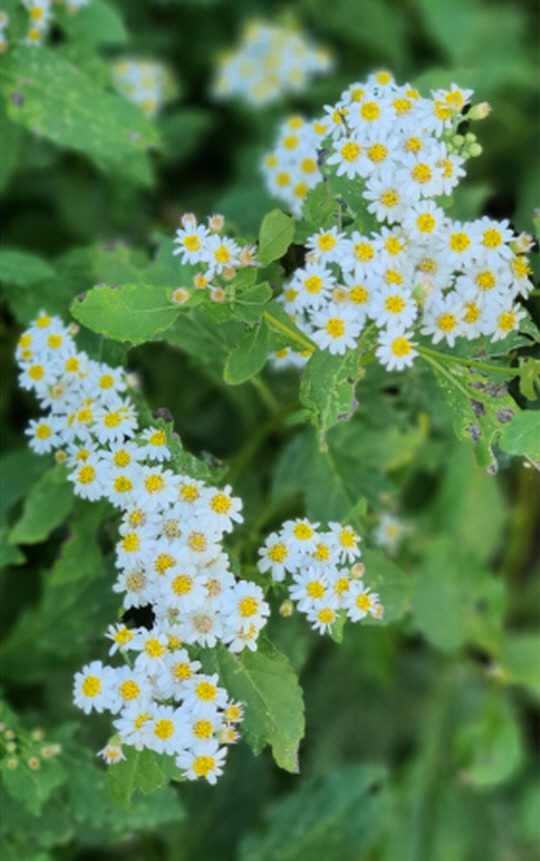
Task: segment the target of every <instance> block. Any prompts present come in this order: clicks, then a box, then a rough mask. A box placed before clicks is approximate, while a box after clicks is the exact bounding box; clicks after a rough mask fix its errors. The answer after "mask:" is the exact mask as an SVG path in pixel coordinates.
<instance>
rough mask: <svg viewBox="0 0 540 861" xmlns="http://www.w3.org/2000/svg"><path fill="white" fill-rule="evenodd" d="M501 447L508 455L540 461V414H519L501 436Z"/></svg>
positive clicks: (528, 412) (536, 412)
mask: <svg viewBox="0 0 540 861" xmlns="http://www.w3.org/2000/svg"><path fill="white" fill-rule="evenodd" d="M499 447H500V448H501V449H502V450H503V451H505V452H507V453H508V454H518V455H522V457H528V458H530V459H531V460H534V461H540V412H538V411H533V410H530V411H527V412H525V411H524V412H521V413H518V415H517V416H516V417H515V418H514V419H513V420H512V421H511V422H510V424H509V425H508V426H507V427H506V428H505V429H504V431H503V433H502V434H501V438H500V440H499Z"/></svg>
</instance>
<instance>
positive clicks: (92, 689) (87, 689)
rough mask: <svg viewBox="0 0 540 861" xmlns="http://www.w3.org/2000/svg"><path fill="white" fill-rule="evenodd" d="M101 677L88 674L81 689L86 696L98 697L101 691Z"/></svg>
mask: <svg viewBox="0 0 540 861" xmlns="http://www.w3.org/2000/svg"><path fill="white" fill-rule="evenodd" d="M101 688H102V684H101V679H100V678H98V676H86V678H85V680H84V682H83V683H82V686H81V690H82V692H83V694H84V695H85V697H97V695H98V694H99V693H101Z"/></svg>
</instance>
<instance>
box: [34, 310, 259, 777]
mask: <svg viewBox="0 0 540 861" xmlns="http://www.w3.org/2000/svg"><path fill="white" fill-rule="evenodd" d="M73 334H74V332H73V329H72V328H71V327H66V326H64V325H63V323H62V322H61V320H59V319H58V318H56V317H50V316H48V315H47V314H45V313H41V314H40V315H39V316H38V318H37V319H36V321H35V322H34V323H33V325H32V326H31V327H30V328H29V329H28V330H27V331H26V332H24V333H23V335H22V336H21V338H20V340H19V343H18V347H17V358H18V361H19V363H20V366H21V373H20V377H19V380H20V384H21V386H22V387H23V388H25V389H30V390H33V391H34V392H35V393H36V395H37V398H38V400H39V401H40V404H41V406H42V407H43V408H44V409H46V410H47V411H48V413H47V415H46V416H45V417H43V418H40V419H36V420H32V421H31V422H30V425H29V427H28V429H27V435H28V436H29V438H30V445H31V447H32V449H33V450H34V451H36V452H38V453H47V452H52V451H55V452H56V459H57V460H58V461H60V462H64V463H65V464H66V465H67V466H68V468H69V476H68V477H69V480H70V481H71V482H73V486H74V489H75V492H76V493H77V494H78V495H79V496H81V497H82V498H84V499H89V500H98V499H101V498H106V499H108V500H109V501H110V502H111V503H112V504H113V505H114V506H115V507H116V508H117V509H119V511H120V512H121V523H120V527H119V533H120V538H119V541H118V543H117V545H116V564H117V568H118V571H119V573H118V578H117V581H116V583H115V585H114V587H113V588H114V590H115V591H116V592H119V593H122V595H123V606H124V609H126V610H127V609H129V608H131V607H147V606H150V607H151V609H152V615H153V620H154V621H153V626H152V628H151V629H150V630H148V629H146V628H134V629H130V628H129V627H127V626H126V625H125V624H122V623H121V624H117V625H113V626H111V627H110V628H109V630H108V632H107V636H108V637H109V639H110V640H111V641H112V646H111V654H114V653H116V652H118V653H120V655H122V656H126V659H127V663H126V664H125V665H123V666H120V667H112V666H105V665H103V664H102V663H101V662H100V661H93V662H92V663H91V664H89V665H88V666H86V667H84V668H83V670H82V671H81V672H80V673H78V674H77V676H76V678H75V689H74V699H75V703H76V704H77V705H78V706H79V707H81V708H82V709H83V710H84V711H85V712H89V711H91V710H92V709H95V710H96V711H103V710H104V709H108V710H110V711H111V712H113V713H114V714H117V715H118V717H117V718H116V720H115V722H114V726H115V727H116V730H117V732H118V736H119V739H120V741H121V742H123V743H125V744H128V745H132V746H134V747H135V748H137V749H140V748H141V747H148V748H150V749H152V750H155V751H157V752H165V753H170V754H174V755H175V756H176V758H177V763H178V766H179V767H180V768H181V769H183V770H184V771H185V772H186V775H187V777H188V778H190V779H195V778H197V777H201V776H202V777H205V778H206V779H207V780H209V781H210V782H214V781H215V779H216V776H217V775H218V774H220V773H221V768H222V764H223V760H224V757H225V754H226V748H224V747H220V745H221V744H227V743H230V742H233V741H235V740H236V738H237V732H236V730H235V724H236V723H237V722H238V721H240V720H241V718H242V709H241V707H240V706H239V705H238V704H237V703H234V702H232V701H231V700H230V699H229V698H228V695H227V692H226V691H225V690H224V689H223V688H221V687H220V686H219V685H218V679H217V676H215V675H213V676H209V675H205V674H203V673H201V672H200V669H201V665H200V664H199V663H198V662H197V661H195V660H192V658H191V657H190V653H189V647H190V645H195V646H209V647H211V646H214V645H216V643H217V642H218V641H219V642H222V643H224V644H226V645H227V646H228V648H229V649H230V650H231V651H233V652H240V651H241V650H243V649H244V648H248V649H251V650H255V649H256V647H257V638H258V635H259V631H260V629H261V628H262V627H263V625H264V624H265V623H266V617H267V615H268V613H269V607H268V605H267V603H266V602H265V601H264V598H263V592H262V589H261V588H260V587H259V586H257V585H255V584H253V583H249V582H247V581H243V580H240V581H238V580H236V578H235V576H234V574H233V573H232V571H231V570H230V560H229V558H228V556H227V554H226V552H225V551H224V548H223V546H222V543H221V542H222V539H223V536H224V534H225V533H227V532H230V531H231V530H232V529H233V526H234V523H238V522H240V521H241V520H242V515H241V514H240V509H241V502H240V500H239V499H236V498H234V497H233V496H232V495H231V488H230V487H229V486H227V487H225V488H224V489H218V488H216V487H212V486H210V485H208V484H206V483H205V482H203V481H201V480H197V479H195V478H191V477H190V476H188V475H186V474H178V473H175V472H174V470H173V469H169V468H167V466H166V462H167V461H169V460H170V457H171V452H170V449H169V445H168V443H167V436H166V433H165V431H164V428H163V427H150V428H146V429H144V430H143V429H141V428H140V427H139V423H138V416H137V413H136V411H135V408H134V406H133V404H132V402H131V401H130V398H129V394H128V391H127V390H128V379H127V376H126V374H125V373H124V372H123V371H122V370H120V369H118V368H112V367H110V366H108V365H106V364H104V363H101V362H96V361H93V360H92V359H90V358H89V357H88V356H87V355H86V354H85V353H84V352H81V351H77V349H76V345H75V341H74V339H73ZM104 755H105V754H104ZM117 758H118V757H117ZM110 761H112V760H110Z"/></svg>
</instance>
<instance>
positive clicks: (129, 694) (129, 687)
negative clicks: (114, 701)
mask: <svg viewBox="0 0 540 861" xmlns="http://www.w3.org/2000/svg"><path fill="white" fill-rule="evenodd" d="M119 691H120V696H121V697H122V699H123V700H126V701H129V700H134V699H135V698H136V697H138V696H139V694H140V692H141V689H140V687H139V685H138V684H137V682H134V681H133V679H128V680H127V681H125V682H122V684H121V685H120V687H119Z"/></svg>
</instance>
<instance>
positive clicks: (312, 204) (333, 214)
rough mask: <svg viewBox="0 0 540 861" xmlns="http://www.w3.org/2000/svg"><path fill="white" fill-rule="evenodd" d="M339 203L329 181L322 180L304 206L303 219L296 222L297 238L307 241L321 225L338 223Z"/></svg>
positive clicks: (331, 225) (327, 225)
mask: <svg viewBox="0 0 540 861" xmlns="http://www.w3.org/2000/svg"><path fill="white" fill-rule="evenodd" d="M338 212H339V203H338V202H337V200H336V199H335V197H334V195H333V194H332V191H331V189H330V187H329V185H328V182H320V183H319V184H318V185H316V186H315V187H314V188H312V189H311V190H310V191H309V192H308V195H307V197H306V199H305V201H304V205H303V207H302V214H303V217H304V220H303V221H299V222H297V224H296V234H295V239H296V241H297V242H301V243H303V242H305V241H306V239H308V237H309V236H311V234H312V233H316V232H317V231H318V230H319V228H320V227H324V228H330V227H333V226H334V224H335V223H336V220H337V216H338Z"/></svg>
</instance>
